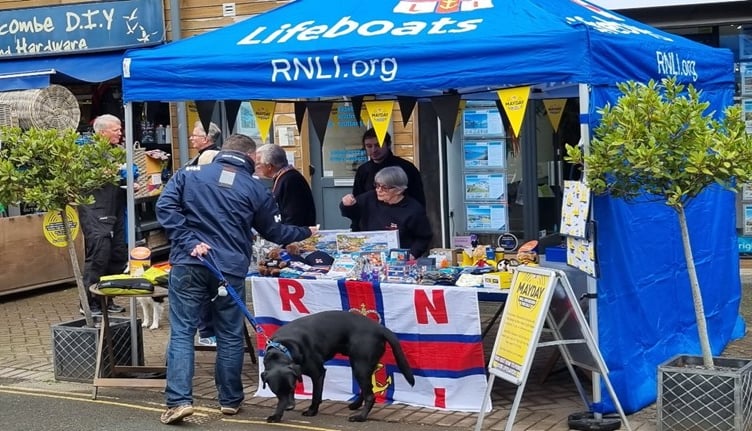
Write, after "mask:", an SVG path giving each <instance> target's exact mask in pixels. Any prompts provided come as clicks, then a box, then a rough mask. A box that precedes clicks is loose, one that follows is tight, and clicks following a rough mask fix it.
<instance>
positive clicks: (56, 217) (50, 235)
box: [42, 206, 81, 247]
mask: <svg viewBox="0 0 752 431" xmlns="http://www.w3.org/2000/svg"><path fill="white" fill-rule="evenodd" d="M65 215H66V216H67V217H68V227H69V228H70V233H71V239H73V240H74V241H75V240H76V237H77V236H78V231H79V230H80V228H81V224H80V223H79V221H78V212H77V211H76V210H75V209H73V207H71V206H66V207H65ZM42 231H43V232H44V237H45V238H46V239H47V241H49V242H50V244H52V245H54V246H55V247H65V246H67V245H68V242H67V241H66V240H65V227H64V225H63V217H62V214H61V213H60V211H49V212H47V214H45V215H44V220H43V221H42Z"/></svg>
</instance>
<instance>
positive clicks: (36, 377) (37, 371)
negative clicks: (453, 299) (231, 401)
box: [0, 268, 752, 431]
mask: <svg viewBox="0 0 752 431" xmlns="http://www.w3.org/2000/svg"><path fill="white" fill-rule="evenodd" d="M741 273H742V281H743V304H742V314H743V315H744V317H745V319H746V320H747V322H752V268H750V269H746V268H744V269H742V271H741ZM120 302H121V303H122V305H126V306H127V305H128V301H127V300H122V299H121V300H120ZM494 308H495V307H494V305H493V304H483V305H482V309H481V314H482V316H483V318H484V319H489V318H490V316H491V315H492V314H493V311H494ZM139 313H140V309H139ZM78 317H79V314H78V297H77V295H76V289H75V286H57V287H54V288H48V289H44V290H39V291H35V292H32V293H26V294H20V295H14V296H5V297H0V322H3V324H2V326H1V327H0V387H5V388H8V387H19V388H44V389H50V390H55V391H69V392H77V393H90V392H91V389H92V388H91V385H89V384H81V383H71V382H62V381H55V380H54V374H53V363H52V342H51V334H50V325H52V324H56V323H60V322H65V321H69V320H73V319H75V318H78ZM162 325H163V326H162V327H160V328H159V329H157V330H153V331H150V330H148V329H146V330H145V333H144V351H145V358H146V364H147V365H159V364H161V363H164V350H165V345H166V342H167V335H168V333H169V328H168V326H169V323H168V322H167V320H166V319H163V322H162ZM494 333H495V329H494V330H492V331H491V332H490V333H489V335H488V336H487V337H486V340H485V343H484V347H485V350H486V354H487V355H488V352H490V350H491V349H492V347H493V345H492V344H493V341H494V340H493V338H494V337H493V334H494ZM552 351H553V349H550V348H547V349H542V350H540V351H539V352H538V354H537V355H536V360H535V362H534V364H533V368H532V372H531V375H530V378H529V380H528V384H527V386H526V388H525V392H524V396H523V399H522V403H521V405H520V408H519V410H518V413H517V417H516V419H515V426H514V429H515V430H525V431H547V430H568V429H569V427H568V426H567V416H568V415H569V414H571V413H575V412H581V411H586V410H587V408H586V406H585V405H584V404H583V402H582V400H581V399H580V397H579V395H578V393H577V391H576V388H575V386H574V384H573V383H572V380H571V378H570V377H569V374H568V373H567V372H566V371H564V372H560V371H555V372H552V373H547V370H548V368H549V367H548V361H549V358H550V355H551V352H552ZM214 355H215V353H214V352H196V368H197V370H196V376H195V380H194V396H195V397H196V398H197V399H200V400H202V401H204V402H206V403H209V404H211V403H212V402H214V403H216V390H215V389H214V380H213V377H212V376H213V372H212V371H213V361H214ZM724 356H730V357H750V356H752V336H749V335H748V336H745V337H744V338H743V339H741V340H737V341H735V342H733V343H731V344H730V345H729V346H728V347H727V349H726V351H725V352H724ZM486 357H488V356H486ZM558 368H559V367H556V369H558ZM257 376H258V372H257V367H256V366H255V365H253V364H252V363H251V362H250V360H247V361H246V366H245V370H244V382H245V384H246V387H245V392H246V401H245V409H246V410H253V411H255V412H257V413H256V414H257V415H258V411H259V410H261V411H262V413H261V415H265V414H266V412H271V411H272V409H273V406H274V405H275V403H276V401H275V400H274V399H269V398H257V397H254V396H253V394H254V393H255V392H256V389H257V387H258V378H257ZM544 378H545V382H543V380H544ZM584 384H585V385H586V389H588V392H589V383H587V382H584ZM108 390H110V389H108V388H101V389H100V394H106V393H107V391H108ZM145 390H153V389H132V390H131V391H133V394H134V398H137V397H138V391H145ZM515 390H516V386H513V385H511V384H509V383H506V382H504V381H500V379H496V383H495V384H494V389H493V392H492V403H493V411H492V412H491V413H489V414H487V415H486V417H485V420H484V426H483V429H485V430H490V429H494V430H498V429H504V426H505V424H506V418H507V416H508V414H509V407H510V406H511V405H512V401H513V400H514V396H515ZM298 410H300V408H298ZM295 414H296V413H295V412H289V413H287V415H286V416H289V417H290V418H292V417H293V415H295ZM320 414H321V415H332V416H337V417H341V416H347V415H349V410H347V407H346V405H345V403H342V402H333V401H324V402H323V403H322V408H321V410H320ZM369 419H371V420H374V421H384V422H385V423H386V422H398V423H399V422H402V423H415V424H424V425H427V427H428V428H429V429H441V428H446V429H452V430H463V429H464V430H469V429H472V428H473V427H474V425H475V422H476V420H477V414H474V413H461V412H446V411H437V410H433V409H428V408H415V407H410V406H404V405H390V406H375V407H374V410H373V411H372V413H371V415H370V417H369ZM655 419H656V415H655V407H654V406H649V407H647V408H645V409H643V410H641V411H640V412H637V413H635V414H633V415H631V416H629V423H630V425H631V428H632V429H633V430H636V431H637V430H639V431H652V430H655V429H656V425H655ZM156 421H157V418H156V415H155V428H156V425H157V422H156ZM353 428H357V426H355V425H353ZM622 429H624V428H623V427H622Z"/></svg>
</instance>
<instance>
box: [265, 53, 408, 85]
mask: <svg viewBox="0 0 752 431" xmlns="http://www.w3.org/2000/svg"><path fill="white" fill-rule="evenodd" d="M271 63H272V82H278V81H298V80H317V79H340V78H364V77H372V76H377V77H378V78H379V79H380V80H382V81H383V82H389V81H392V80H394V78H395V77H396V76H397V69H398V65H397V59H396V58H394V57H384V58H372V59H367V60H353V61H352V62H347V61H343V60H341V59H340V57H339V56H338V55H335V56H332V57H331V58H326V57H321V56H310V57H292V58H275V59H272V61H271Z"/></svg>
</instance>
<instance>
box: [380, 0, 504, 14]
mask: <svg viewBox="0 0 752 431" xmlns="http://www.w3.org/2000/svg"><path fill="white" fill-rule="evenodd" d="M492 7H493V1H492V0H439V1H436V0H401V1H400V2H399V3H397V6H395V7H394V13H454V12H469V11H473V10H477V9H488V8H492Z"/></svg>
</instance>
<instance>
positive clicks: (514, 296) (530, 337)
mask: <svg viewBox="0 0 752 431" xmlns="http://www.w3.org/2000/svg"><path fill="white" fill-rule="evenodd" d="M525 268H526V267H520V269H519V270H518V272H517V276H516V277H515V278H514V281H513V283H512V286H511V288H510V291H509V296H508V299H507V302H506V305H505V306H504V315H503V316H502V319H501V322H500V323H499V333H498V335H497V339H496V340H497V341H496V345H495V347H494V352H493V355H492V358H491V364H490V368H493V369H495V370H497V371H498V372H500V373H501V374H502V375H503V377H506V378H508V379H509V380H510V381H513V382H514V383H517V384H519V382H520V381H521V380H522V378H523V377H524V371H525V368H526V367H529V366H530V363H529V362H530V361H531V360H532V353H533V352H534V350H535V348H536V344H537V341H538V336H539V335H540V330H541V328H542V325H543V319H544V317H545V315H546V313H547V311H548V310H547V308H548V304H549V299H550V296H549V293H550V292H549V290H551V289H553V287H552V283H550V281H551V275H548V274H546V275H544V274H539V273H535V272H526V271H525Z"/></svg>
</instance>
